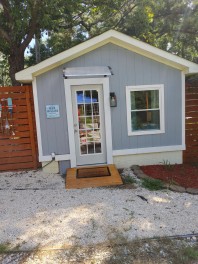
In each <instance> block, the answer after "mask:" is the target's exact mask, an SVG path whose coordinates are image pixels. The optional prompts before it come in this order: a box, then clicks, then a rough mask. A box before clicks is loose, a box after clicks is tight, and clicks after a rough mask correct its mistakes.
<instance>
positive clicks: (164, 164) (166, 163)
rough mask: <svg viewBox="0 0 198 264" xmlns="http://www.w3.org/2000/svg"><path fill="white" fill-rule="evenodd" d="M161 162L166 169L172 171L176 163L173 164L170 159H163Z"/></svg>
mask: <svg viewBox="0 0 198 264" xmlns="http://www.w3.org/2000/svg"><path fill="white" fill-rule="evenodd" d="M160 164H162V165H163V167H164V170H166V171H171V170H173V169H174V165H172V164H171V163H170V161H168V160H163V161H162V162H160Z"/></svg>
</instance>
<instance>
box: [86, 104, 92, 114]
mask: <svg viewBox="0 0 198 264" xmlns="http://www.w3.org/2000/svg"><path fill="white" fill-rule="evenodd" d="M85 115H86V116H92V109H91V104H85Z"/></svg>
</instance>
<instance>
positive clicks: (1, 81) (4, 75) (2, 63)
mask: <svg viewBox="0 0 198 264" xmlns="http://www.w3.org/2000/svg"><path fill="white" fill-rule="evenodd" d="M9 85H11V80H10V77H9V66H8V60H7V58H6V56H5V55H3V54H1V53H0V87H1V86H9Z"/></svg>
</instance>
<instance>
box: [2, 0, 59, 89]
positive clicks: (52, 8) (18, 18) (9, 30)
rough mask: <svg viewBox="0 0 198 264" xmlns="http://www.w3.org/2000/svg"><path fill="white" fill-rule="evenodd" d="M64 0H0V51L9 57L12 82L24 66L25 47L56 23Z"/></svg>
mask: <svg viewBox="0 0 198 264" xmlns="http://www.w3.org/2000/svg"><path fill="white" fill-rule="evenodd" d="M60 4H61V6H62V3H61V0H57V1H55V0H42V1H41V0H24V1H20V0H0V52H2V53H3V54H4V55H5V56H7V57H8V63H9V74H10V78H11V81H12V85H19V83H18V82H17V81H16V80H15V73H16V72H18V71H20V70H22V69H23V68H24V51H25V49H26V48H27V46H28V45H29V43H30V41H31V40H32V38H33V36H34V35H35V34H36V35H37V36H39V37H40V34H41V32H43V30H44V29H52V28H53V27H55V26H56V18H57V16H58V14H59V5H60Z"/></svg>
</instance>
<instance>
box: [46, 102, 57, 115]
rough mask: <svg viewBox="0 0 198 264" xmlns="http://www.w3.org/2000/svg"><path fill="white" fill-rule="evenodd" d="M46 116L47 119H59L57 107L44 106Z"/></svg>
mask: <svg viewBox="0 0 198 264" xmlns="http://www.w3.org/2000/svg"><path fill="white" fill-rule="evenodd" d="M46 116H47V118H57V117H60V112H59V105H46Z"/></svg>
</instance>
